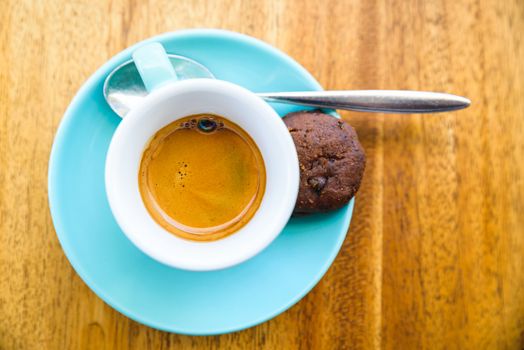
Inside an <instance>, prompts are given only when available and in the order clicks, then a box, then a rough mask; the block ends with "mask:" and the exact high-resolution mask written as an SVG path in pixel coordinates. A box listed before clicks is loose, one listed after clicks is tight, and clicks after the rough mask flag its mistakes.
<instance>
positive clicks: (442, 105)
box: [104, 54, 471, 118]
mask: <svg viewBox="0 0 524 350" xmlns="http://www.w3.org/2000/svg"><path fill="white" fill-rule="evenodd" d="M168 57H169V60H170V61H171V64H172V66H173V68H174V69H175V72H176V75H177V77H178V79H180V80H183V79H189V78H214V76H213V74H212V73H211V72H210V71H209V70H208V69H207V68H206V67H204V66H203V65H201V64H200V63H198V62H195V61H193V60H191V59H189V58H187V57H182V56H177V55H169V54H168ZM147 94H148V92H147V90H146V88H145V86H144V83H143V82H142V79H141V78H140V74H139V73H138V70H137V68H136V66H135V64H134V63H133V60H129V61H127V62H124V63H123V64H121V65H120V66H118V67H117V68H115V69H114V70H113V71H112V72H111V73H110V74H109V75H108V77H107V78H106V81H105V83H104V97H105V99H106V101H107V103H108V104H109V106H111V108H112V109H113V111H115V113H116V114H118V115H119V116H120V117H122V118H123V117H124V116H125V115H126V114H127V113H128V112H129V110H130V109H131V108H133V107H134V106H136V105H137V104H139V103H140V101H141V100H142V99H143V98H144V97H145V96H147ZM257 95H258V96H260V97H261V98H263V99H264V100H266V101H271V102H280V103H290V104H297V105H304V106H312V107H320V108H334V109H345V110H350V111H361V112H379V113H435V112H446V111H453V110H457V109H462V108H466V107H468V106H469V105H470V103H471V102H470V100H468V99H467V98H465V97H461V96H456V95H451V94H447V93H439V92H424V91H409V90H344V91H303V92H274V93H272V92H265V93H257Z"/></svg>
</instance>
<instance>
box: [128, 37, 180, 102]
mask: <svg viewBox="0 0 524 350" xmlns="http://www.w3.org/2000/svg"><path fill="white" fill-rule="evenodd" d="M132 56H133V61H134V62H135V66H136V68H137V69H138V73H139V74H140V77H141V78H142V81H143V82H144V85H145V87H146V90H147V91H148V92H151V91H153V90H155V89H157V88H159V87H161V86H163V85H165V84H167V83H170V82H173V81H176V80H177V79H178V78H177V75H176V73H175V70H174V69H173V66H172V65H171V62H170V61H169V57H167V53H166V50H164V47H163V46H162V45H161V44H159V43H150V44H146V45H144V46H141V47H139V48H138V49H136V50H135V51H134V52H133V55H132Z"/></svg>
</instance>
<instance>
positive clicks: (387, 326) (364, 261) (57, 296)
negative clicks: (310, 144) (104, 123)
mask: <svg viewBox="0 0 524 350" xmlns="http://www.w3.org/2000/svg"><path fill="white" fill-rule="evenodd" d="M192 27H213V28H225V29H231V30H235V31H239V32H242V33H246V34H249V35H252V36H255V37H258V38H260V39H263V40H265V41H267V42H269V43H270V44H272V45H274V46H276V47H278V48H280V49H282V50H283V51H285V52H287V53H288V54H290V55H291V56H292V57H294V58H295V59H297V60H298V61H299V62H300V63H302V64H303V65H304V66H305V67H306V68H307V69H308V70H309V71H310V72H312V73H313V75H315V76H316V77H317V78H318V80H319V81H320V82H321V84H322V85H323V86H324V87H325V88H329V89H368V88H373V89H375V88H376V89H421V90H438V91H448V92H452V93H456V94H460V95H465V96H467V97H469V98H470V99H471V100H472V101H473V104H472V106H471V107H470V108H469V109H467V110H465V111H461V112H454V113H446V114H441V115H428V116H422V115H412V116H406V115H372V114H361V113H343V116H344V118H345V119H346V120H347V121H349V122H350V123H351V124H352V125H353V126H354V127H355V128H356V129H357V131H358V134H359V136H360V139H361V141H362V143H363V145H364V148H365V150H366V153H367V157H368V164H367V169H366V173H365V179H364V182H363V185H362V188H361V190H360V193H359V195H358V198H357V201H356V208H355V213H354V217H353V222H352V224H351V229H350V231H349V233H348V237H347V239H346V241H345V243H344V246H343V248H342V250H341V252H340V254H339V256H338V258H337V259H336V261H335V263H334V264H333V266H332V267H331V269H330V270H329V272H328V273H327V274H326V276H325V277H324V279H323V280H322V281H321V282H320V283H319V284H318V285H317V287H315V289H314V290H313V291H312V292H311V293H310V294H309V295H308V296H307V297H305V298H304V299H303V300H302V301H301V302H299V303H298V304H297V305H296V306H294V307H293V308H291V309H290V310H289V311H287V312H285V313H284V314H282V315H280V316H278V317H277V318H275V319H273V320H271V321H269V322H266V323H264V324H262V325H260V326H258V327H255V328H251V329H248V330H245V331H242V332H238V333H235V334H230V335H223V336H215V337H189V336H179V335H175V334H168V333H164V332H160V331H157V330H154V329H151V328H148V327H145V326H142V325H140V324H138V323H136V322H133V321H131V320H129V319H128V318H126V317H124V316H122V315H120V314H119V313H117V312H116V311H114V310H113V309H111V308H110V307H109V306H107V305H106V304H105V303H104V302H102V301H101V300H100V299H99V298H98V297H96V296H95V295H94V293H93V292H91V291H90V290H89V288H88V287H87V286H86V285H85V284H84V283H83V282H82V281H81V280H80V278H79V277H78V276H77V275H76V273H75V272H74V271H73V269H72V268H71V266H70V265H69V263H68V261H67V259H66V258H65V256H64V254H63V252H62V250H61V248H60V245H59V243H58V240H57V237H56V235H55V232H54V229H53V225H52V222H51V218H50V215H49V209H48V204H47V191H46V188H47V162H48V158H49V151H50V147H51V144H52V142H53V136H54V134H55V131H56V129H57V126H58V123H59V121H60V118H61V117H62V114H63V112H64V111H65V109H66V107H67V105H68V104H69V102H70V100H71V98H72V97H73V95H74V94H75V93H76V91H77V90H78V88H79V87H80V85H81V84H82V82H83V81H84V80H85V79H86V78H87V77H88V76H89V75H90V74H92V73H93V72H94V71H95V70H96V69H97V68H98V67H99V66H100V65H102V64H103V63H104V62H105V61H106V60H107V59H109V58H110V57H111V56H112V55H114V54H116V53H117V52H119V51H120V50H122V49H123V48H125V47H127V46H129V45H131V44H133V43H135V42H137V41H139V40H142V39H144V38H147V37H149V36H151V35H154V34H158V33H162V32H166V31H172V30H177V29H182V28H192ZM523 62H524V2H523V1H522V0H501V1H497V0H492V1H483V0H481V1H478V0H458V1H455V0H439V1H429V0H428V1H414V0H408V1H373V0H347V1H341V0H333V1H318V0H312V1H300V0H297V1H291V0H285V1H282V0H274V1H249V0H245V1H223V2H218V1H208V2H206V1H176V2H175V1H168V0H165V1H158V2H152V1H151V2H146V1H131V0H129V1H120V0H115V1H111V0H107V1H91V0H77V1H61V0H49V1H45V2H44V1H37V0H34V1H25V0H1V1H0V122H1V124H0V349H9V350H10V349H113V348H115V349H171V348H181V349H197V348H211V349H217V348H223V349H255V348H257V349H295V348H299V349H378V348H383V349H455V348H456V349H523V348H524V204H523V202H524V63H523Z"/></svg>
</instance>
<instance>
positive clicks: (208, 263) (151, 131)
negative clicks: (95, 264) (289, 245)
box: [105, 79, 299, 271]
mask: <svg viewBox="0 0 524 350" xmlns="http://www.w3.org/2000/svg"><path fill="white" fill-rule="evenodd" d="M149 83H150V84H151V86H152V88H151V89H150V94H149V95H148V96H147V97H145V99H144V100H143V102H142V103H140V105H138V106H137V107H135V108H133V109H132V110H131V111H130V112H129V114H127V115H126V117H125V118H124V119H123V120H122V122H121V123H120V125H119V126H118V128H117V129H116V131H115V133H114V135H113V139H112V141H111V144H110V146H109V150H108V153H107V159H106V168H105V184H106V193H107V196H108V200H109V204H110V207H111V210H112V212H113V215H114V217H115V219H116V221H117V223H118V225H119V226H120V228H121V229H122V231H123V232H124V234H125V235H126V236H127V237H128V238H129V239H130V240H131V242H133V243H134V244H135V245H136V246H137V247H138V248H139V249H140V250H142V251H143V252H144V253H146V254H147V255H149V256H150V257H152V258H153V259H155V260H157V261H159V262H161V263H164V264H166V265H169V266H172V267H175V268H179V269H186V270H193V271H207V270H216V269H223V268H227V267H230V266H233V265H236V264H239V263H241V262H243V261H245V260H247V259H249V258H251V257H253V256H255V255H256V254H257V253H259V252H260V251H262V250H263V249H264V248H265V247H267V246H268V245H269V244H270V243H271V242H272V241H273V240H274V239H275V238H276V237H277V236H278V235H279V233H280V232H281V231H282V229H283V228H284V226H285V225H286V223H287V221H288V220H289V218H290V216H291V213H292V211H293V208H294V205H295V201H296V198H297V193H298V185H299V165H298V158H297V153H296V149H295V146H294V143H293V140H292V138H291V136H290V134H289V132H288V130H287V128H286V126H285V125H284V123H283V122H282V120H281V118H280V117H279V115H278V114H277V113H276V112H275V111H274V110H273V109H272V108H271V107H270V106H269V105H268V104H267V103H266V102H264V101H263V100H262V99H261V98H259V97H257V96H256V95H255V94H253V93H252V92H250V91H249V90H246V89H245V88H243V87H240V86H238V85H235V84H232V83H229V82H225V81H221V80H215V79H190V80H183V81H176V79H170V80H169V81H167V82H166V81H164V82H162V83H161V84H157V83H156V82H155V83H151V81H150V82H149ZM148 89H149V88H148ZM196 114H214V115H219V116H222V117H224V118H226V119H228V120H230V121H231V122H233V123H235V124H237V125H238V126H240V127H241V128H242V129H243V130H244V131H246V132H247V133H248V134H249V135H250V136H251V138H252V139H253V141H254V142H255V144H256V145H257V147H258V148H259V150H260V153H261V154H262V157H263V160H264V165H265V170H266V186H265V190H264V195H263V198H262V202H261V204H260V206H259V208H258V210H257V211H256V213H255V214H254V215H253V217H252V218H251V219H250V220H249V222H248V223H247V224H246V225H244V226H243V227H241V228H240V229H239V230H238V231H236V232H234V233H233V234H231V235H229V236H227V237H225V238H222V239H219V240H216V241H209V242H197V241H190V240H186V239H183V238H180V237H178V236H175V235H174V234H172V233H170V232H168V231H166V230H165V229H164V228H162V227H161V226H160V225H159V224H158V223H157V222H156V221H155V220H154V219H153V217H152V216H151V215H150V214H149V212H148V210H147V209H146V207H145V205H144V203H143V201H142V197H141V195H140V190H139V180H138V177H139V168H140V162H141V159H142V154H143V152H144V149H145V148H146V147H147V145H148V142H149V140H150V139H151V138H152V137H153V135H155V133H156V132H157V131H158V130H160V129H162V128H163V127H165V126H166V125H168V124H170V123H172V122H175V121H177V120H179V119H181V118H184V117H187V116H190V115H196ZM187 205H188V206H191V203H187Z"/></svg>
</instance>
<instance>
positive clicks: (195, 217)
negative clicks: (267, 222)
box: [138, 114, 266, 241]
mask: <svg viewBox="0 0 524 350" xmlns="http://www.w3.org/2000/svg"><path fill="white" fill-rule="evenodd" d="M138 181H139V188H140V194H141V196H142V200H143V202H144V204H145V207H146V208H147V210H148V212H149V213H150V215H151V216H152V217H153V218H154V220H155V221H156V222H157V223H158V224H160V225H161V226H162V227H163V228H164V229H166V230H167V231H169V232H171V233H173V234H175V235H177V236H179V237H182V238H185V239H190V240H195V241H212V240H216V239H220V238H223V237H225V236H227V235H230V234H232V233H234V232H236V231H238V230H239V229H240V228H242V227H243V226H244V225H245V224H246V223H247V222H249V220H250V219H251V218H252V217H253V215H254V214H255V212H256V211H257V209H258V207H259V206H260V203H261V201H262V197H263V195H264V191H265V186H266V171H265V167H264V160H263V158H262V155H261V153H260V151H259V149H258V147H257V145H256V144H255V142H254V141H253V140H252V139H251V137H250V136H249V135H248V134H247V133H246V132H245V131H244V130H242V128H240V127H239V126H238V125H236V124H235V123H233V122H231V121H229V120H227V119H226V118H223V117H221V116H217V115H211V114H200V115H192V116H188V117H186V118H183V119H179V120H177V121H175V122H173V123H171V124H169V125H167V126H166V127H164V128H162V129H161V130H159V131H158V132H157V133H156V134H155V135H154V136H153V138H152V139H151V141H150V143H149V144H148V146H147V147H146V149H145V150H144V153H143V156H142V160H141V164H140V172H139V178H138Z"/></svg>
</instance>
